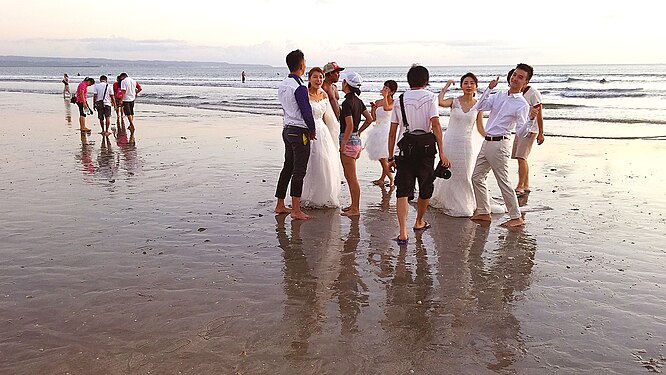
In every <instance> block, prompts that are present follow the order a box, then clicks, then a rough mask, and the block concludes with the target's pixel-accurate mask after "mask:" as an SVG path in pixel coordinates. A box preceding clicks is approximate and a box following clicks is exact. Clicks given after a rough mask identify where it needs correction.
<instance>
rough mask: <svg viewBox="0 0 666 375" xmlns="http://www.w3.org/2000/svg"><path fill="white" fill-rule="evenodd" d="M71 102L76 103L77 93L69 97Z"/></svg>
mask: <svg viewBox="0 0 666 375" xmlns="http://www.w3.org/2000/svg"><path fill="white" fill-rule="evenodd" d="M69 102H70V103H72V104H76V94H73V95H72V97H71V98H69Z"/></svg>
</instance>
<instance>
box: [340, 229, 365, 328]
mask: <svg viewBox="0 0 666 375" xmlns="http://www.w3.org/2000/svg"><path fill="white" fill-rule="evenodd" d="M360 241H361V235H360V230H359V217H358V216H356V217H350V224H349V233H348V234H347V238H346V239H345V241H344V244H343V246H342V256H341V258H340V273H339V274H338V278H337V279H336V280H335V282H334V283H333V291H334V293H335V295H336V296H337V299H338V307H339V312H340V322H341V327H340V331H341V333H342V334H343V335H349V334H353V333H356V332H358V326H357V320H358V317H359V315H360V314H361V307H362V306H365V305H367V304H368V286H367V285H366V284H365V282H364V281H363V279H362V278H361V275H360V273H359V270H358V263H357V262H356V255H357V253H356V250H357V248H358V244H359V242H360Z"/></svg>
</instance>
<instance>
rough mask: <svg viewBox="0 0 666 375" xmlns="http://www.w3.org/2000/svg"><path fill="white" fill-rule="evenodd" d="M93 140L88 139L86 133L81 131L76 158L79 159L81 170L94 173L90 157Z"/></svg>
mask: <svg viewBox="0 0 666 375" xmlns="http://www.w3.org/2000/svg"><path fill="white" fill-rule="evenodd" d="M94 145H95V142H93V141H88V136H87V135H86V133H84V132H81V148H80V149H79V151H78V153H77V155H76V158H77V159H78V160H80V161H81V164H82V165H83V168H82V169H83V171H84V172H85V173H89V174H93V173H95V163H94V162H93V158H92V150H93V146H94Z"/></svg>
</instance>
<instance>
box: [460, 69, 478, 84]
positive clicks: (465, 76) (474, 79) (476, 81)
mask: <svg viewBox="0 0 666 375" xmlns="http://www.w3.org/2000/svg"><path fill="white" fill-rule="evenodd" d="M467 77H469V78H471V79H472V81H474V83H475V84H476V85H477V86H478V85H479V79H478V78H476V76H475V75H474V73H471V72H469V73H465V75H464V76H462V77H460V86H462V84H463V81H464V80H465V78H467Z"/></svg>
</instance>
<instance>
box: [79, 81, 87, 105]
mask: <svg viewBox="0 0 666 375" xmlns="http://www.w3.org/2000/svg"><path fill="white" fill-rule="evenodd" d="M79 93H81V94H80V95H79ZM87 99H88V84H87V83H86V81H81V83H79V85H78V86H77V87H76V102H77V103H83V102H85V101H86V100H87Z"/></svg>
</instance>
